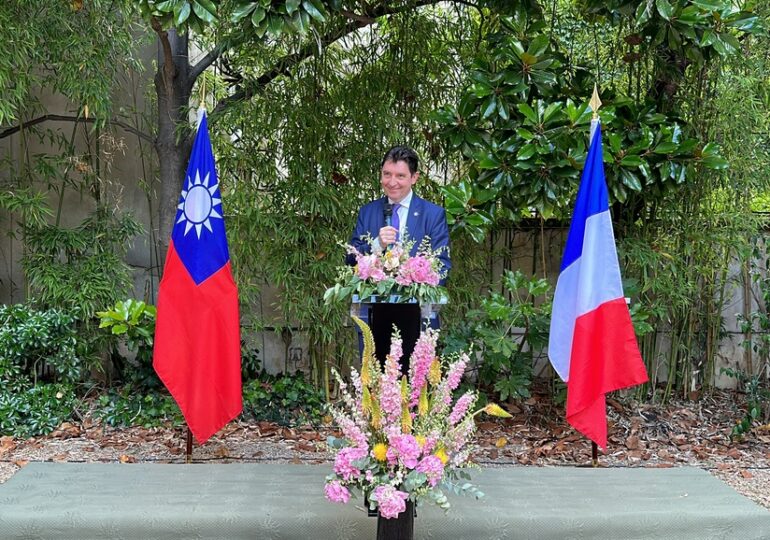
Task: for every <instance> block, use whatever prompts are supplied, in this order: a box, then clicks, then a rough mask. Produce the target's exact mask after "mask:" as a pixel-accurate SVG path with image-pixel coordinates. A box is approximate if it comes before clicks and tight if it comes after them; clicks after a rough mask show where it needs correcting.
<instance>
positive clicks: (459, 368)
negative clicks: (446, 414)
mask: <svg viewBox="0 0 770 540" xmlns="http://www.w3.org/2000/svg"><path fill="white" fill-rule="evenodd" d="M468 360H469V358H468V355H467V354H465V353H463V354H462V356H460V359H459V360H457V362H455V363H454V364H452V365H451V366H449V374H448V375H447V377H446V387H445V388H444V389H443V390H444V392H443V396H442V397H443V399H444V403H446V404H447V405H449V404H450V403H451V402H452V390H454V389H455V388H457V387H458V386H459V385H460V381H461V380H462V378H463V373H465V366H466V365H467V364H468Z"/></svg>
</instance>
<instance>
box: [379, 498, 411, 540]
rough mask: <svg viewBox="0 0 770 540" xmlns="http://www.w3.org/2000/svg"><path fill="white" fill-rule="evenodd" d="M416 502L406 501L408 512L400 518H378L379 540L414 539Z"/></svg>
mask: <svg viewBox="0 0 770 540" xmlns="http://www.w3.org/2000/svg"><path fill="white" fill-rule="evenodd" d="M414 515H415V511H414V502H412V501H406V510H404V511H403V512H401V513H400V514H399V515H398V517H395V518H391V519H385V518H384V517H382V516H379V515H378V516H377V540H412V539H413V538H414Z"/></svg>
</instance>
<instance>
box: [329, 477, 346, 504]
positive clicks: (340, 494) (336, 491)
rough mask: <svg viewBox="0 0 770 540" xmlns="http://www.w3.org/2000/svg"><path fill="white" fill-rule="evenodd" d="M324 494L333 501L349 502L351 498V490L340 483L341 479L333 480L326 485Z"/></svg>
mask: <svg viewBox="0 0 770 540" xmlns="http://www.w3.org/2000/svg"><path fill="white" fill-rule="evenodd" d="M324 495H326V498H327V499H329V500H330V501H331V502H336V503H343V504H347V502H348V501H349V500H350V491H348V488H346V487H345V486H343V485H342V484H340V481H339V480H333V481H331V482H329V483H328V484H326V485H325V486H324Z"/></svg>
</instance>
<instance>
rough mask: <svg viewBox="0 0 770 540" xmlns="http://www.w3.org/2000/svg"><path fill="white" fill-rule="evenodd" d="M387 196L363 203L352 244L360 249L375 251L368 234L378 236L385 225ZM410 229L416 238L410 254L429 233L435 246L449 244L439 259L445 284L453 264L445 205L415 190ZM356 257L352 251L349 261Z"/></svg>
mask: <svg viewBox="0 0 770 540" xmlns="http://www.w3.org/2000/svg"><path fill="white" fill-rule="evenodd" d="M386 202H387V197H382V198H380V199H377V200H374V201H372V202H370V203H369V204H367V205H365V206H363V207H362V208H361V210H359V212H358V219H357V220H356V228H355V229H354V230H353V235H352V236H351V238H350V245H351V246H353V247H354V248H356V250H357V251H358V252H359V253H369V252H370V251H371V249H370V246H369V244H368V243H367V241H366V240H365V239H364V237H365V236H366V235H367V234H369V235H370V236H371V237H372V238H376V237H377V235H378V234H379V232H380V229H381V228H382V227H384V226H385V214H384V212H385V203H386ZM406 233H407V235H408V236H409V238H410V239H412V240H414V241H415V243H414V246H413V247H412V252H411V254H410V255H414V254H415V253H416V252H417V248H418V247H419V246H420V242H421V241H422V239H423V238H424V237H426V236H429V237H430V244H431V249H434V250H436V249H439V248H445V249H443V250H442V251H441V254H440V255H439V260H440V261H441V264H442V265H443V272H442V273H443V274H444V276H445V277H444V279H443V280H442V281H441V284H442V285H444V282H445V281H446V275H447V274H448V273H449V269H450V268H451V267H452V263H451V261H450V260H449V227H448V226H447V222H446V213H445V212H444V209H443V208H441V207H440V206H437V205H435V204H433V203H431V202H428V201H426V200H425V199H421V198H420V197H418V196H417V194H415V193H412V202H411V203H410V204H409V216H407V219H406ZM355 262H356V261H355V257H353V256H351V255H348V258H347V263H348V264H351V265H352V264H355Z"/></svg>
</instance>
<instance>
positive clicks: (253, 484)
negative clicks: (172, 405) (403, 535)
mask: <svg viewBox="0 0 770 540" xmlns="http://www.w3.org/2000/svg"><path fill="white" fill-rule="evenodd" d="M330 470H331V466H330V465H328V466H319V465H314V466H302V465H266V464H217V465H209V464H207V465H198V464H194V465H160V464H157V465H156V464H132V465H121V464H67V463H61V464H60V463H31V464H29V465H28V466H27V467H25V468H24V469H23V470H21V471H19V472H18V473H17V474H16V475H15V476H14V477H13V478H11V479H10V480H9V481H8V482H7V483H6V484H3V485H0V539H3V540H5V539H9V540H10V539H26V540H31V539H56V540H65V539H77V540H86V539H95V538H98V539H126V540H129V539H164V540H165V539H184V540H188V539H195V538H205V539H247V538H248V539H259V540H270V539H275V540H278V539H281V540H288V539H313V540H316V539H318V540H321V539H334V540H337V539H340V540H343V539H350V540H353V539H359V538H362V539H369V538H371V539H374V538H375V536H376V534H375V530H376V518H369V517H367V516H366V514H365V513H364V511H363V510H361V509H360V508H356V507H355V506H354V505H353V504H352V502H354V501H351V504H348V505H337V504H333V503H330V502H328V501H326V500H325V499H324V497H323V482H324V477H325V476H326V474H328V473H329V472H330ZM474 483H476V484H477V485H478V486H479V488H480V489H481V490H482V491H484V492H485V493H486V497H485V498H484V499H482V500H479V501H477V500H474V499H469V498H453V499H452V506H453V507H452V509H451V510H450V512H449V514H446V515H445V514H444V513H443V512H442V511H441V510H440V509H438V508H436V507H433V506H428V505H425V506H421V507H420V508H419V509H418V515H417V518H416V521H415V538H418V539H423V538H424V539H458V540H459V539H468V540H481V539H503V538H510V539H522V540H535V539H558V540H566V539H580V538H584V539H591V540H596V539H608V540H609V539H611V540H619V539H642V538H645V539H656V540H659V539H667V538H670V539H676V540H686V539H693V540H696V539H697V540H709V539H740V540H750V539H770V512H768V511H767V510H765V509H764V508H762V507H760V506H758V505H756V504H754V503H753V502H751V501H749V500H748V499H745V498H744V497H742V496H740V495H738V494H737V493H735V492H734V491H733V490H732V489H730V488H729V487H728V486H726V485H724V484H723V483H722V482H720V481H719V480H718V479H716V478H714V477H712V476H711V475H710V474H708V473H707V472H705V471H702V470H700V469H694V468H675V469H576V468H566V467H564V468H534V467H512V468H490V469H484V470H481V471H477V472H476V473H475V474H474ZM358 503H359V505H360V500H359V501H358Z"/></svg>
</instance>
